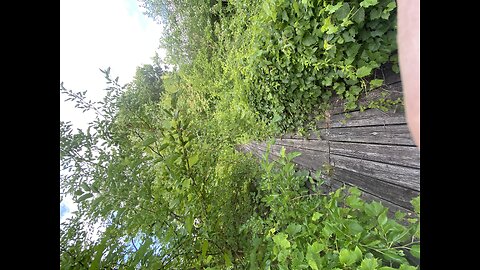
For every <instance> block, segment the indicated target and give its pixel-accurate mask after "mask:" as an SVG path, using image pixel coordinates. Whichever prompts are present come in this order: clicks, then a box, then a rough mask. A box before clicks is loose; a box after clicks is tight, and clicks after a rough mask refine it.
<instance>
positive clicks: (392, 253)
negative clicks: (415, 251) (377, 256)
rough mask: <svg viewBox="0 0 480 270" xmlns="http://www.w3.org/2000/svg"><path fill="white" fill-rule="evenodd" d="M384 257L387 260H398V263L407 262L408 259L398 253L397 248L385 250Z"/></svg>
mask: <svg viewBox="0 0 480 270" xmlns="http://www.w3.org/2000/svg"><path fill="white" fill-rule="evenodd" d="M383 257H384V258H385V260H387V261H391V262H396V263H406V262H407V260H406V259H405V258H404V257H402V256H400V255H399V254H398V251H396V250H392V249H390V250H386V251H384V252H383Z"/></svg>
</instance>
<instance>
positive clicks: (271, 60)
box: [60, 0, 420, 270]
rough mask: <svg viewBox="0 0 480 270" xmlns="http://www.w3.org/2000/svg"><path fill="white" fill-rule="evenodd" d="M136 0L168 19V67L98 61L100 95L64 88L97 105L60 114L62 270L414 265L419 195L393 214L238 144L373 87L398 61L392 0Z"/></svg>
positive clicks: (83, 103) (81, 102)
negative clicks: (90, 114)
mask: <svg viewBox="0 0 480 270" xmlns="http://www.w3.org/2000/svg"><path fill="white" fill-rule="evenodd" d="M143 4H144V6H145V7H146V8H147V10H148V14H149V15H150V16H151V17H153V18H156V19H158V20H160V21H162V22H163V23H165V24H166V31H165V35H164V37H163V39H162V44H164V47H165V48H167V51H168V58H167V59H166V60H165V61H166V64H171V65H174V68H173V70H172V71H168V70H165V69H164V68H162V65H163V64H165V63H162V62H161V61H160V60H159V59H158V57H154V58H153V61H152V64H151V65H144V66H142V67H138V68H137V73H136V75H135V78H134V80H133V81H132V82H130V83H128V84H126V85H124V86H122V85H119V84H118V78H116V79H113V78H112V75H111V71H110V68H108V69H106V70H102V72H103V73H104V75H105V79H106V82H107V87H106V89H105V90H106V96H105V98H104V100H103V101H102V102H99V103H95V102H91V101H88V100H86V98H85V92H75V91H72V90H69V89H66V88H65V87H64V86H63V84H62V85H61V88H60V90H61V92H62V93H63V94H64V95H67V96H68V99H69V100H71V101H73V102H75V103H76V106H77V107H78V108H80V109H82V110H90V111H94V112H95V113H96V120H95V121H93V122H92V123H90V125H89V128H88V129H87V130H76V131H74V130H73V129H72V125H71V123H65V122H61V123H60V137H61V141H60V146H61V147H60V158H61V168H62V177H61V192H62V196H65V195H67V194H69V195H71V196H73V198H74V200H75V201H76V202H78V212H77V213H76V215H75V216H74V218H72V219H71V220H70V221H69V222H67V223H65V224H63V225H62V229H61V234H60V236H61V241H60V247H61V253H60V257H61V260H60V266H61V269H361V270H366V269H383V270H387V269H403V270H407V269H417V267H416V266H412V263H411V262H410V261H409V260H407V257H408V256H407V255H408V254H410V255H412V256H414V257H417V258H419V257H420V254H419V253H420V252H419V243H420V231H419V228H420V226H419V225H420V223H419V218H420V210H419V199H418V198H417V199H415V200H413V201H412V203H413V205H414V206H415V209H416V213H417V214H416V215H415V216H408V215H405V214H403V213H400V212H398V213H396V214H395V217H391V218H389V217H388V216H387V210H388V209H387V208H385V207H384V206H382V205H381V204H380V203H378V202H371V203H367V202H365V201H363V200H362V199H361V198H360V195H361V192H360V191H359V190H358V189H356V188H350V189H346V188H345V187H344V188H341V189H338V190H336V191H335V192H332V193H324V192H323V191H322V189H321V187H322V183H321V180H320V182H315V181H314V180H313V179H312V177H310V176H309V175H308V173H307V172H303V171H299V170H296V168H295V166H294V164H293V163H292V159H293V158H294V156H295V155H298V153H288V154H286V153H285V152H282V157H281V159H280V160H278V161H277V162H269V161H268V152H267V153H266V154H265V158H264V159H263V160H262V161H261V162H258V160H255V159H254V158H252V157H251V156H250V155H247V154H243V153H241V152H238V151H237V150H236V147H237V146H238V145H239V144H242V143H247V142H249V141H251V140H252V139H256V140H267V139H269V138H272V137H274V136H275V135H278V134H279V133H280V132H284V131H286V130H289V129H295V128H302V127H304V126H305V124H308V122H309V121H311V120H313V119H314V118H315V117H319V116H321V113H322V110H323V109H325V108H326V107H327V106H328V100H329V98H330V97H332V96H335V95H340V96H342V97H343V98H345V99H346V100H347V101H349V102H350V103H347V104H348V105H347V107H349V108H351V107H353V106H356V104H355V101H356V99H357V98H358V95H359V94H360V92H361V91H362V90H365V89H368V87H377V86H379V85H381V84H382V81H381V79H379V78H371V77H372V76H371V75H372V71H373V69H375V68H377V67H379V66H380V65H382V64H384V63H385V62H387V61H388V60H389V59H395V54H394V51H395V16H394V15H395V2H394V1H389V0H386V1H383V0H365V1H332V2H330V1H308V0H307V1H303V0H302V1H278V0H269V1H263V2H258V4H257V1H246V0H231V1H201V0H167V1H165V0H161V1H160V0H144V1H143ZM371 79H372V80H371ZM292 85H295V87H294V88H291V86H292ZM372 106H375V105H374V104H373V105H372ZM307 181H308V182H312V183H313V182H315V185H314V186H316V188H314V189H313V190H309V189H308V188H307V187H306V184H305V183H306V182H307ZM94 224H102V225H103V226H104V228H105V229H104V232H102V233H101V234H100V237H99V238H98V239H95V238H92V236H91V229H92V228H93V226H94Z"/></svg>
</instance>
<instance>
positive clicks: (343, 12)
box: [334, 2, 350, 21]
mask: <svg viewBox="0 0 480 270" xmlns="http://www.w3.org/2000/svg"><path fill="white" fill-rule="evenodd" d="M338 4H341V2H340V3H338ZM338 4H337V5H338ZM349 13H350V5H349V4H348V3H343V5H342V7H341V8H339V9H338V10H337V11H336V12H335V15H334V17H335V19H337V20H339V21H341V20H343V19H345V18H346V17H347V16H348V14H349Z"/></svg>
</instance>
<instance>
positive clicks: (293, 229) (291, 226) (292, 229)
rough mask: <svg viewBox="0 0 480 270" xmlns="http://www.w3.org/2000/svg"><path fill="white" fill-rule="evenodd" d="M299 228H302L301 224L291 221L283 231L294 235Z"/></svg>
mask: <svg viewBox="0 0 480 270" xmlns="http://www.w3.org/2000/svg"><path fill="white" fill-rule="evenodd" d="M301 230H302V225H299V224H296V223H291V224H289V225H288V227H287V229H286V230H285V232H287V233H288V235H291V236H294V235H295V234H297V233H299V232H300V231H301Z"/></svg>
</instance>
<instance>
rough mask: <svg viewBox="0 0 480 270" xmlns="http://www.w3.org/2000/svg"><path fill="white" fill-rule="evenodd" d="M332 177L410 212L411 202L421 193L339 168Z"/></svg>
mask: <svg viewBox="0 0 480 270" xmlns="http://www.w3.org/2000/svg"><path fill="white" fill-rule="evenodd" d="M331 177H332V179H335V180H338V181H342V182H346V183H349V184H352V185H354V186H357V187H359V188H360V189H362V190H363V191H366V192H368V193H370V194H373V195H375V196H377V197H379V198H381V199H383V200H386V201H389V202H391V203H393V204H396V205H399V206H402V207H404V208H406V209H410V210H413V207H412V205H411V203H410V200H412V199H413V198H415V197H417V196H418V195H419V191H415V190H412V189H410V188H405V187H402V186H398V185H394V184H391V183H388V182H383V181H378V179H376V178H374V177H371V176H366V175H363V174H359V173H356V172H353V171H350V170H347V169H342V168H339V167H336V168H334V169H333V174H332V176H331Z"/></svg>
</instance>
